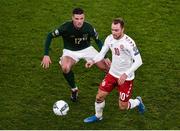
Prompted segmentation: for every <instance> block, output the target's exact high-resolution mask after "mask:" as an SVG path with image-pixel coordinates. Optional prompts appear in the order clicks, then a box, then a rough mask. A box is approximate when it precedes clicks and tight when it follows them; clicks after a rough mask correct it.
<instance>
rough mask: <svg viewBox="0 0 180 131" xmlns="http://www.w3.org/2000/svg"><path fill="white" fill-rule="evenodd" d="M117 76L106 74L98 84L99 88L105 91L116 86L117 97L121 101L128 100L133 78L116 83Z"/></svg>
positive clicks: (109, 90)
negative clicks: (120, 83)
mask: <svg viewBox="0 0 180 131" xmlns="http://www.w3.org/2000/svg"><path fill="white" fill-rule="evenodd" d="M117 81H118V78H116V77H114V76H112V75H111V74H109V73H108V74H107V75H106V76H105V78H104V80H103V81H102V83H101V84H100V86H99V89H100V90H102V91H105V92H109V93H110V92H111V91H112V90H113V89H114V88H115V87H117V89H118V92H119V99H120V100H121V101H123V102H127V101H129V99H130V98H131V95H132V89H133V80H129V81H125V82H124V83H123V84H122V85H118V83H117Z"/></svg>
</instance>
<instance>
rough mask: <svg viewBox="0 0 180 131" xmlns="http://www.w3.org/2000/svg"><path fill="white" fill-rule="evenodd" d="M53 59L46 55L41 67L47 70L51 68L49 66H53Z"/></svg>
mask: <svg viewBox="0 0 180 131" xmlns="http://www.w3.org/2000/svg"><path fill="white" fill-rule="evenodd" d="M51 63H52V62H51V59H50V57H49V56H48V55H45V56H44V57H43V59H42V61H41V66H42V67H43V68H45V69H47V68H49V65H50V64H51Z"/></svg>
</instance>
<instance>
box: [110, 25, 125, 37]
mask: <svg viewBox="0 0 180 131" xmlns="http://www.w3.org/2000/svg"><path fill="white" fill-rule="evenodd" d="M111 32H112V35H113V38H114V39H120V38H121V37H122V36H123V32H124V28H121V25H120V24H114V23H112V25H111Z"/></svg>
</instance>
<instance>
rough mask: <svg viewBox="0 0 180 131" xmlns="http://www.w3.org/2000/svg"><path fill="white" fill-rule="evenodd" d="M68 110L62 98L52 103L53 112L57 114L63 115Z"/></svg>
mask: <svg viewBox="0 0 180 131" xmlns="http://www.w3.org/2000/svg"><path fill="white" fill-rule="evenodd" d="M68 111H69V106H68V104H67V103H66V102H65V101H63V100H59V101H57V102H56V103H54V105H53V112H54V114H56V115H58V116H64V115H66V114H67V112H68Z"/></svg>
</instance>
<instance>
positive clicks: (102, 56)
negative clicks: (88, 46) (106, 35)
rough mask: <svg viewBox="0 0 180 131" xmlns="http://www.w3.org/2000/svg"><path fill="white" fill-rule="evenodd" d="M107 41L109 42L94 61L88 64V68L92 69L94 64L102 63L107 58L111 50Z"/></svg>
mask: <svg viewBox="0 0 180 131" xmlns="http://www.w3.org/2000/svg"><path fill="white" fill-rule="evenodd" d="M106 41H107V40H105V44H104V45H103V47H102V49H101V51H100V52H99V53H98V54H97V55H96V56H95V57H94V58H93V60H90V61H88V62H87V63H86V68H90V67H91V66H92V65H93V64H95V63H97V62H99V61H101V60H102V59H103V58H104V57H105V55H106V53H107V52H108V50H109V46H108V44H107V42H106Z"/></svg>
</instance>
